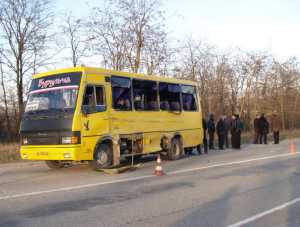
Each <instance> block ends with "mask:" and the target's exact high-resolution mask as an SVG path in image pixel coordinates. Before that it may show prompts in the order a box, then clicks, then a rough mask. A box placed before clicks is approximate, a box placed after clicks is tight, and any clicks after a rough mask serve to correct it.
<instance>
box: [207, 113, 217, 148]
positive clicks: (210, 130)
mask: <svg viewBox="0 0 300 227" xmlns="http://www.w3.org/2000/svg"><path fill="white" fill-rule="evenodd" d="M207 131H208V141H209V142H208V143H209V149H215V148H214V138H215V131H216V126H215V121H214V115H213V114H211V115H210V116H209V120H208V122H207Z"/></svg>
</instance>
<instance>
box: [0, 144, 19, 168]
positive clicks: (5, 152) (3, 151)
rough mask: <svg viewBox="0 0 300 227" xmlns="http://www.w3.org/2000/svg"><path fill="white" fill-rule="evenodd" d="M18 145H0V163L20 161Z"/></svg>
mask: <svg viewBox="0 0 300 227" xmlns="http://www.w3.org/2000/svg"><path fill="white" fill-rule="evenodd" d="M19 148H20V145H19V144H18V143H1V144H0V163H5V162H12V161H17V160H20V159H21V158H20V149H19Z"/></svg>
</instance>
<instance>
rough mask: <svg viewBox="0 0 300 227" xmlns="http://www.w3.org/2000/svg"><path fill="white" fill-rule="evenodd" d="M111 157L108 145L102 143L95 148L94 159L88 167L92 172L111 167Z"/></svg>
mask: <svg viewBox="0 0 300 227" xmlns="http://www.w3.org/2000/svg"><path fill="white" fill-rule="evenodd" d="M112 163H113V155H112V149H111V147H110V146H109V145H107V144H105V143H103V144H100V145H98V146H97V148H96V149H95V152H94V159H93V161H91V162H90V165H91V166H92V168H93V169H94V170H98V169H105V168H109V167H111V166H112Z"/></svg>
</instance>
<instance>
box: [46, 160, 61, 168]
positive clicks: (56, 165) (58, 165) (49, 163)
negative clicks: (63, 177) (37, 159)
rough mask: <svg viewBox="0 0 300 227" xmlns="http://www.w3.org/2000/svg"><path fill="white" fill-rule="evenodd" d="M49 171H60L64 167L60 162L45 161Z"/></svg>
mask: <svg viewBox="0 0 300 227" xmlns="http://www.w3.org/2000/svg"><path fill="white" fill-rule="evenodd" d="M45 162H46V165H47V166H48V167H49V168H50V169H61V168H63V167H64V166H65V164H64V163H62V162H61V161H45Z"/></svg>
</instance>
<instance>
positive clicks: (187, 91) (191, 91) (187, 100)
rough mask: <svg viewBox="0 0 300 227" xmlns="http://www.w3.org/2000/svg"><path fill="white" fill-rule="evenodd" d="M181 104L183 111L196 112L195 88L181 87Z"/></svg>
mask: <svg viewBox="0 0 300 227" xmlns="http://www.w3.org/2000/svg"><path fill="white" fill-rule="evenodd" d="M181 90H182V103H183V110H184V111H197V109H198V107H197V101H196V100H197V99H196V88H195V87H194V86H190V85H182V86H181Z"/></svg>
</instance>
